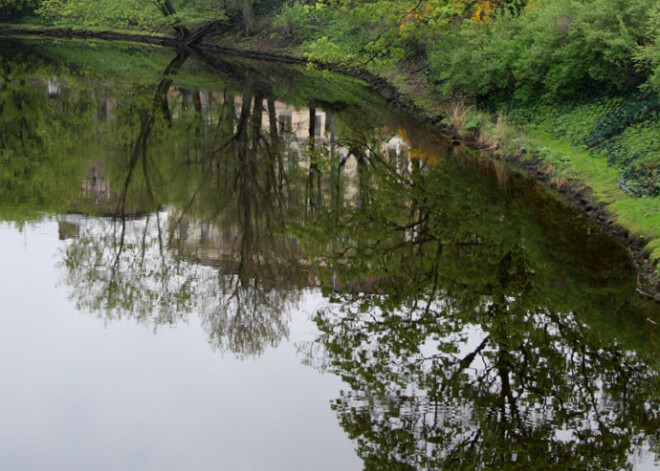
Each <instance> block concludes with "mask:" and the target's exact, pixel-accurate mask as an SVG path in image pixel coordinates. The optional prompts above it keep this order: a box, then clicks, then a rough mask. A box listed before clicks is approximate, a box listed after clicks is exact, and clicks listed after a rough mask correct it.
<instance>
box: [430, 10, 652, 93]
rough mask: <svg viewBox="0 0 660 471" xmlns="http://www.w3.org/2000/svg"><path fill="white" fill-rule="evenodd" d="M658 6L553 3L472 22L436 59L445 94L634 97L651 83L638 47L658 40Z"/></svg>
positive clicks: (445, 44) (439, 46) (449, 37)
mask: <svg viewBox="0 0 660 471" xmlns="http://www.w3.org/2000/svg"><path fill="white" fill-rule="evenodd" d="M655 6H656V2H655V1H654V0H635V1H628V0H615V1H611V0H587V1H582V2H577V1H574V0H548V1H544V2H534V3H532V4H530V5H529V6H528V7H527V8H526V9H525V10H524V13H523V14H521V15H518V16H512V15H504V16H499V17H495V18H493V19H492V20H491V21H490V22H487V23H476V22H473V21H465V22H463V24H462V25H461V26H460V27H458V29H457V30H456V31H455V32H453V33H452V34H448V35H446V36H445V37H444V38H443V41H442V42H439V43H438V44H437V47H436V48H435V49H434V50H433V52H432V53H431V58H430V64H431V70H432V72H433V74H434V76H435V77H436V78H437V79H438V81H439V83H440V88H441V90H442V91H443V92H444V93H462V94H468V95H471V96H484V95H500V96H506V97H510V96H514V97H516V98H517V99H519V100H529V99H532V98H535V99H536V98H539V96H541V97H546V98H555V97H564V98H565V97H579V96H581V95H584V94H587V93H588V92H589V91H590V90H592V89H594V88H598V89H600V90H606V91H607V90H609V91H621V90H625V89H629V88H631V87H633V86H635V85H637V84H639V83H640V82H642V81H643V80H644V79H645V78H646V76H647V73H646V70H644V68H643V67H640V66H639V59H636V57H637V55H638V54H639V44H644V43H645V42H647V41H648V38H649V35H650V34H651V27H652V25H651V17H650V16H649V12H651V11H653V9H654V8H655Z"/></svg>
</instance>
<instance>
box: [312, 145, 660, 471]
mask: <svg viewBox="0 0 660 471" xmlns="http://www.w3.org/2000/svg"><path fill="white" fill-rule="evenodd" d="M372 160H373V159H372ZM467 164H468V162H462V163H457V162H456V161H453V160H452V159H451V158H446V159H444V160H442V161H440V163H439V167H438V168H435V169H434V168H431V167H425V168H424V167H420V168H419V169H415V168H413V169H412V170H411V172H412V173H411V175H410V178H409V179H406V178H399V177H395V173H394V172H392V171H390V170H389V168H388V167H387V166H386V167H383V168H379V165H380V163H375V164H374V166H373V170H372V172H371V180H370V184H371V185H373V187H375V188H378V190H379V191H372V192H371V196H372V197H371V199H370V200H368V201H367V204H366V205H362V206H356V207H355V208H345V211H344V213H342V214H341V215H340V216H339V218H338V219H333V221H337V220H338V221H339V223H338V224H337V223H336V222H335V223H334V224H332V225H328V227H327V230H326V231H315V232H314V235H315V237H316V238H318V239H320V241H324V242H325V243H327V244H331V246H332V247H333V250H334V253H335V256H334V257H331V258H329V266H328V267H326V268H325V270H324V273H323V280H324V284H325V285H326V286H327V287H328V294H329V296H331V299H332V300H334V302H335V305H334V306H333V307H331V308H328V309H326V310H324V311H321V312H320V313H319V314H318V316H317V324H318V326H319V328H320V330H321V332H322V335H321V336H320V337H319V339H318V340H317V342H316V343H315V344H314V345H313V346H310V347H309V349H308V351H309V352H310V355H311V356H310V357H309V358H308V360H307V361H308V362H310V363H311V364H313V365H315V366H316V367H318V368H322V369H324V370H328V371H331V372H333V373H335V374H338V375H340V376H341V377H342V378H343V379H344V381H345V382H346V383H347V384H348V386H349V387H350V389H349V390H348V391H345V392H343V393H342V395H341V396H340V397H339V398H338V399H336V400H335V401H334V402H333V409H334V410H336V412H337V414H338V416H339V419H340V421H341V423H342V426H343V427H344V428H345V430H346V431H347V433H348V434H349V436H351V437H352V438H354V439H356V440H357V444H358V451H359V454H360V456H361V457H362V458H363V459H364V461H365V468H366V469H411V470H412V469H437V468H438V467H440V464H442V466H441V467H442V468H443V469H627V468H630V467H631V465H630V463H629V461H628V458H629V455H631V454H633V453H638V452H639V450H641V448H642V447H643V446H644V445H645V444H647V443H649V441H650V440H651V439H652V437H653V434H654V433H655V431H656V430H657V429H658V426H660V414H658V410H660V409H658V406H659V405H660V403H659V402H660V401H659V397H658V392H657V391H658V390H659V389H658V386H660V380H659V378H658V374H657V372H656V371H655V370H654V368H653V367H652V366H650V365H649V364H647V363H645V361H644V360H643V357H641V356H639V355H637V354H633V353H631V352H630V351H626V350H625V349H624V348H622V347H621V346H619V344H618V343H616V342H614V340H613V336H614V335H613V334H612V332H616V335H617V336H619V334H620V333H621V325H620V324H619V323H617V322H616V313H617V312H618V311H620V312H622V313H624V314H625V315H626V318H628V319H630V318H631V312H632V310H633V308H632V307H631V304H630V303H629V302H628V300H627V299H628V297H627V295H628V293H629V294H630V295H632V292H633V289H632V287H633V286H634V284H633V282H632V281H631V280H627V279H626V280H625V281H623V280H622V276H621V273H622V271H621V270H620V269H619V268H618V267H621V266H622V265H623V264H624V263H627V262H626V260H625V254H621V255H617V254H616V252H614V251H613V249H612V248H611V246H608V245H607V244H606V242H605V239H602V238H599V236H587V234H588V233H589V231H590V229H589V228H588V227H585V226H582V225H580V224H581V223H579V222H576V223H575V225H574V226H572V227H571V228H569V229H566V228H564V229H562V232H560V231H558V230H554V229H552V227H553V225H554V224H558V223H559V222H558V221H560V220H562V219H561V217H562V216H561V211H560V210H559V208H558V207H557V206H554V204H553V203H549V202H547V200H543V199H542V196H541V195H540V194H538V193H534V192H528V193H527V194H528V195H529V196H528V200H527V202H526V204H527V206H526V207H521V206H517V203H516V202H515V201H516V200H514V201H513V202H512V201H511V200H509V199H508V198H507V197H506V192H511V191H523V190H525V189H524V187H523V188H520V186H519V185H520V183H518V182H517V181H516V180H506V187H505V188H504V189H505V191H506V192H502V191H500V190H499V189H498V188H500V187H499V183H498V182H499V181H502V179H501V176H499V175H492V174H491V175H489V174H488V172H489V169H488V168H487V167H485V168H484V169H483V174H485V178H484V175H483V174H482V175H481V178H482V181H479V180H478V178H479V173H472V172H465V173H461V172H454V171H451V170H450V169H451V167H452V166H454V167H458V168H461V167H462V166H464V165H467ZM491 178H492V179H493V180H490V181H489V179H491ZM493 181H495V184H493V183H492V182H493ZM397 188H400V190H401V191H396V189H397ZM465 188H469V189H471V191H470V192H469V194H468V195H467V196H466V197H463V198H461V197H457V196H456V195H459V194H461V193H465V191H464V190H465ZM529 208H534V209H533V211H537V212H539V213H540V214H539V215H535V214H533V213H530V212H529V211H530V209H529ZM539 216H541V217H540V218H539ZM563 217H565V215H564V216H563ZM345 234H350V237H346V236H345ZM559 234H562V236H563V237H565V239H563V238H561V237H557V235H559ZM585 239H586V240H585ZM537 247H543V250H542V251H540V250H538V249H537ZM549 254H550V256H548V255H549ZM557 254H562V255H561V257H563V258H557V259H555V258H554V257H559V256H558V255H557ZM571 257H573V259H571ZM589 258H594V259H597V260H599V261H598V263H596V264H593V265H590V266H601V267H603V269H602V270H601V271H600V272H598V273H592V272H589V271H588V270H586V269H585V270H583V269H581V267H582V265H581V264H580V262H577V261H574V260H584V259H589ZM567 266H571V270H567V269H566V267H567ZM608 269H611V270H612V271H611V272H610V271H607V270H608ZM558 275H560V276H561V278H558ZM567 278H568V279H567ZM558 280H561V282H562V284H564V285H566V288H565V289H563V290H561V292H560V293H559V292H558V291H557V283H558ZM606 300H607V301H606ZM613 300H617V302H616V303H613V302H612V301H613ZM617 303H618V304H617ZM592 319H593V320H597V321H598V324H596V326H597V328H592V327H589V326H587V325H586V323H585V321H589V322H591V320H592ZM604 319H609V320H610V325H609V326H608V325H607V324H606V322H604ZM608 329H609V330H608ZM642 350H643V348H642Z"/></svg>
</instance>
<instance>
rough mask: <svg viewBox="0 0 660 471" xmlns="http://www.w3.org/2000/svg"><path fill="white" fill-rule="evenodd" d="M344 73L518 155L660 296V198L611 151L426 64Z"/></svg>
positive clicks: (15, 31) (146, 37) (92, 34)
mask: <svg viewBox="0 0 660 471" xmlns="http://www.w3.org/2000/svg"><path fill="white" fill-rule="evenodd" d="M0 34H4V35H28V36H42V37H53V38H80V39H104V40H112V41H131V42H139V43H145V44H156V45H161V46H169V47H172V46H177V45H178V44H179V41H178V40H177V39H176V38H174V37H171V36H167V35H160V34H159V35H155V34H148V33H135V32H126V31H118V30H94V29H84V28H80V29H78V28H38V27H31V26H23V25H3V26H2V27H0ZM203 48H206V49H209V50H213V51H217V52H223V53H226V54H237V55H241V56H244V57H250V58H255V59H266V60H271V61H278V62H285V63H293V64H305V63H306V62H307V61H306V59H305V57H304V56H303V54H302V52H301V51H300V49H299V48H295V47H291V45H290V44H287V43H286V42H277V41H266V40H265V38H264V37H261V38H259V37H257V38H256V39H255V38H253V39H246V40H240V41H237V38H236V37H232V38H230V39H228V38H226V37H223V36H221V35H217V36H215V37H210V38H208V39H207V41H206V42H205V43H204V45H203ZM316 65H317V66H319V67H324V68H327V69H330V70H333V71H336V72H341V73H344V74H348V75H351V76H354V77H360V78H362V79H363V80H365V81H366V82H368V83H369V84H370V85H371V86H372V87H373V88H374V89H375V90H376V91H377V92H378V93H379V94H381V96H383V97H384V98H385V99H386V100H387V101H388V102H390V103H391V104H393V105H395V106H398V107H399V108H403V109H405V110H406V111H409V112H411V113H414V114H415V115H417V116H419V117H421V118H423V119H424V120H426V121H427V122H430V123H432V124H434V125H436V126H438V127H439V128H440V129H441V130H442V131H443V132H445V133H447V134H449V135H450V136H451V137H453V138H455V139H456V140H457V141H458V142H463V143H466V144H469V145H471V146H473V147H474V148H476V149H478V150H479V151H480V152H484V153H487V154H488V155H490V156H492V157H494V158H498V159H503V160H507V161H510V162H512V163H514V164H516V165H517V166H518V167H519V168H521V169H524V170H525V172H526V173H528V174H529V175H530V176H532V177H533V178H535V179H538V180H541V181H544V182H546V183H548V184H549V185H550V186H551V187H552V188H554V189H555V190H556V191H557V192H558V193H559V194H561V195H562V196H563V197H564V198H566V199H568V200H570V201H571V202H572V203H573V204H575V205H577V206H578V207H579V208H581V209H582V210H583V211H584V212H585V214H587V215H588V216H589V217H590V218H591V219H592V220H593V221H594V222H596V223H597V224H598V225H599V226H601V227H602V228H604V229H605V230H606V231H607V232H609V233H611V234H612V235H613V236H614V237H616V238H617V239H618V240H620V241H621V242H622V243H624V244H625V245H626V246H627V247H628V248H629V250H630V253H631V258H632V259H633V261H634V263H635V265H636V268H637V270H638V273H639V274H640V276H639V283H638V291H639V293H640V294H641V295H644V296H647V297H651V298H655V299H656V300H658V299H659V298H660V280H659V277H658V269H657V266H658V260H659V259H660V237H659V236H660V198H658V197H650V196H644V197H637V196H633V195H631V194H629V193H627V192H626V191H624V190H623V189H622V188H621V186H620V184H619V183H618V181H619V172H618V171H617V170H616V169H615V168H614V167H612V166H611V165H609V163H608V161H607V159H606V157H605V156H602V155H600V156H599V155H598V154H595V153H593V152H592V151H589V150H587V149H585V148H580V147H577V146H571V145H570V144H567V143H566V142H565V141H564V140H562V139H560V138H557V136H556V135H553V134H552V133H550V132H547V131H543V130H541V129H539V127H538V126H534V125H531V124H527V125H520V124H512V123H511V122H510V120H508V119H507V117H506V116H505V115H504V114H502V113H500V114H494V113H492V112H487V111H483V110H479V109H477V108H476V107H473V106H470V105H468V104H466V102H465V101H464V100H456V99H455V100H445V99H443V97H442V96H440V94H439V93H437V92H436V91H435V89H434V86H433V84H432V83H431V82H430V81H429V79H428V77H427V76H426V74H425V73H424V69H423V64H421V63H415V62H414V61H409V62H406V63H401V64H399V66H398V67H397V69H396V70H394V71H393V70H389V71H386V70H380V71H379V70H370V71H367V70H362V69H357V68H351V67H350V66H346V65H343V66H339V65H332V64H321V63H317V64H316Z"/></svg>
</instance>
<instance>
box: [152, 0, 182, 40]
mask: <svg viewBox="0 0 660 471" xmlns="http://www.w3.org/2000/svg"><path fill="white" fill-rule="evenodd" d="M156 1H157V2H158V7H159V8H160V11H162V12H163V15H164V16H165V18H167V17H168V16H172V15H175V14H176V9H175V8H174V5H172V2H171V1H170V0H156ZM172 27H173V28H174V30H175V31H176V33H177V34H178V35H179V36H181V37H182V38H184V37H186V36H188V35H189V34H190V30H189V29H188V28H186V27H185V26H184V25H182V24H181V22H180V21H179V20H175V21H174V23H173V24H172Z"/></svg>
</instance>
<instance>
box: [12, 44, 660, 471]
mask: <svg viewBox="0 0 660 471" xmlns="http://www.w3.org/2000/svg"><path fill="white" fill-rule="evenodd" d="M0 46H1V49H0V50H1V51H2V52H1V54H2V59H1V61H2V67H1V68H0V109H1V110H2V112H1V114H0V120H1V121H0V132H1V133H2V142H1V146H0V150H1V154H0V261H1V263H0V300H2V309H1V310H0V374H1V376H2V380H1V381H0V423H1V424H2V427H0V469H3V470H4V469H7V470H72V469H93V470H116V469H122V470H151V469H153V470H156V469H157V470H180V469H194V470H211V469H232V470H262V469H263V470H309V469H315V470H339V469H341V470H351V469H354V470H359V469H368V470H390V469H400V470H417V469H419V470H432V469H433V470H435V469H525V470H526V469H571V470H573V469H612V470H618V469H634V470H652V469H660V462H659V459H660V457H659V455H658V453H659V451H660V441H659V438H660V436H659V425H660V409H659V407H658V406H659V403H660V387H659V386H660V379H659V375H658V369H659V367H660V365H659V363H658V353H660V338H659V337H658V333H659V331H658V327H657V324H658V323H660V313H659V310H658V307H657V306H656V305H654V304H651V303H647V302H644V301H642V300H640V299H639V298H637V297H636V296H635V283H636V280H635V273H634V270H633V268H632V266H631V264H630V262H629V259H628V255H627V253H626V250H625V249H624V248H622V247H620V246H619V245H617V244H616V243H614V242H613V241H612V240H611V239H610V238H609V237H608V236H607V235H605V234H603V233H602V232H601V231H599V229H598V228H597V227H595V226H593V225H592V224H591V223H590V222H589V221H588V220H587V219H586V218H584V217H583V215H582V214H580V213H579V212H578V211H576V210H574V209H572V208H571V207H570V206H568V205H566V204H565V203H563V202H562V201H560V200H558V199H557V198H555V197H554V196H553V195H552V194H551V193H550V192H548V191H547V189H546V188H545V187H544V186H542V185H540V184H538V183H535V182H533V181H530V180H528V179H527V178H525V177H523V176H521V175H519V174H518V173H517V172H516V171H515V169H511V168H509V167H508V166H507V165H505V164H503V163H501V162H492V161H491V160H489V159H488V158H487V157H486V156H482V155H480V154H479V153H478V152H474V151H472V150H470V149H467V148H465V146H464V145H462V144H460V143H458V142H454V141H452V140H451V139H448V138H446V137H444V136H442V135H440V134H438V133H437V131H435V130H434V129H431V128H429V127H428V126H426V125H424V124H422V123H421V122H418V121H416V120H415V119H414V118H412V117H410V116H407V115H405V114H402V113H400V112H398V111H396V110H394V109H392V108H391V107H388V105H387V104H386V103H385V102H383V101H382V100H381V99H380V98H379V97H377V96H375V95H374V94H372V93H371V92H370V91H369V90H368V89H367V88H366V87H364V86H363V85H362V84H360V83H359V82H356V81H354V80H351V79H347V78H342V77H337V76H333V75H329V74H327V73H322V72H316V71H309V70H305V69H294V68H286V67H283V66H278V65H275V64H267V63H258V62H247V61H244V60H240V59H237V58H228V57H221V56H218V55H213V54H208V53H202V52H198V51H181V52H178V53H177V52H175V51H169V50H161V49H151V48H138V47H135V46H128V45H109V44H105V43H95V42H87V43H84V42H76V41H69V42H61V41H42V40H23V41H17V40H10V39H6V40H1V41H0Z"/></svg>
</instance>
